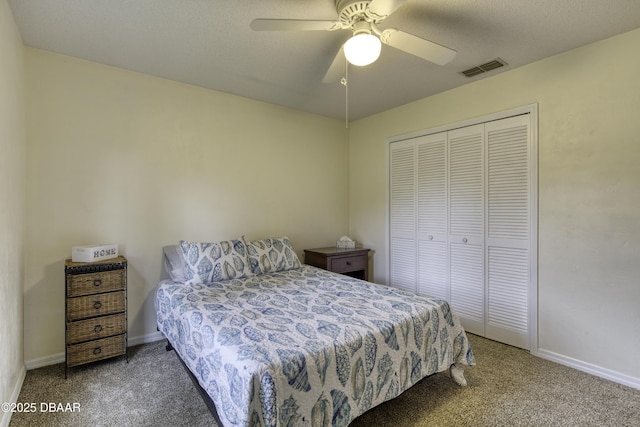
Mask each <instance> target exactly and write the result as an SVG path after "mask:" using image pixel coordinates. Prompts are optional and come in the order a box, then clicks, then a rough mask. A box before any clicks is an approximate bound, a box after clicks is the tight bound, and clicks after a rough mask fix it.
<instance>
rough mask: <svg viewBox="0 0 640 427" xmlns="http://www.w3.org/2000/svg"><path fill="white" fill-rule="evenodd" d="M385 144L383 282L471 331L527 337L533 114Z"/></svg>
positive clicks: (532, 256)
mask: <svg viewBox="0 0 640 427" xmlns="http://www.w3.org/2000/svg"><path fill="white" fill-rule="evenodd" d="M529 110H530V109H527V110H526V112H525V113H521V114H514V113H513V112H512V113H511V115H509V113H502V115H501V116H500V117H497V118H496V117H491V120H486V121H480V122H476V123H464V124H461V125H459V126H457V127H456V126H455V125H454V126H451V128H449V129H446V128H445V130H442V128H441V129H439V130H438V131H433V132H429V131H424V132H423V133H422V134H420V133H419V134H416V135H412V136H409V137H406V138H402V137H400V138H397V139H395V140H393V141H389V227H388V230H389V236H388V237H389V252H388V253H389V262H388V266H389V269H388V271H389V283H390V284H391V285H393V286H397V287H400V288H403V289H406V290H410V291H414V292H418V293H420V294H426V295H430V296H433V297H437V298H443V299H447V300H448V301H449V302H450V303H451V306H452V307H453V308H454V310H455V311H456V313H457V314H458V316H459V317H460V319H461V320H462V323H463V325H464V327H465V329H466V330H467V331H469V332H471V333H473V334H477V335H480V336H484V337H487V338H490V339H494V340H496V341H500V342H504V343H507V344H511V345H514V346H517V347H521V348H525V349H530V348H531V345H532V337H534V335H535V333H536V327H535V325H536V311H537V309H536V305H537V299H536V295H537V278H536V262H537V260H536V253H537V249H536V245H537V228H536V212H537V203H536V195H537V188H536V185H535V184H536V181H537V179H536V176H537V148H536V147H537V144H535V137H534V135H533V132H532V130H534V129H535V127H534V125H535V123H533V122H534V121H536V120H535V118H536V115H535V114H533V113H535V110H533V111H529Z"/></svg>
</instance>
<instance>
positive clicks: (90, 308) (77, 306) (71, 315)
mask: <svg viewBox="0 0 640 427" xmlns="http://www.w3.org/2000/svg"><path fill="white" fill-rule="evenodd" d="M126 301H127V300H126V297H125V293H124V291H120V292H111V293H108V294H96V295H89V296H86V297H77V298H69V299H68V300H67V320H80V319H86V318H89V317H95V316H103V315H105V314H113V313H121V312H124V311H125V309H126Z"/></svg>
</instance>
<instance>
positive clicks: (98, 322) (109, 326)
mask: <svg viewBox="0 0 640 427" xmlns="http://www.w3.org/2000/svg"><path fill="white" fill-rule="evenodd" d="M126 330H127V316H126V315H125V314H124V313H122V314H116V315H111V316H101V317H95V318H93V319H88V320H79V321H77V322H70V323H68V324H67V343H68V344H77V343H80V342H84V341H89V340H95V339H98V338H104V337H110V336H112V335H119V334H123V333H125V331H126Z"/></svg>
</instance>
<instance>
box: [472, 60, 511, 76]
mask: <svg viewBox="0 0 640 427" xmlns="http://www.w3.org/2000/svg"><path fill="white" fill-rule="evenodd" d="M505 65H508V64H507V63H506V62H504V61H503V60H502V59H500V58H496V59H494V60H493V61H489V62H487V63H486V64H482V65H478V66H476V67H471V68H469V69H467V70H464V71H460V74H462V75H464V76H465V77H473V76H477V75H478V74H482V73H486V72H487V71H491V70H495V69H496V68H500V67H504V66H505Z"/></svg>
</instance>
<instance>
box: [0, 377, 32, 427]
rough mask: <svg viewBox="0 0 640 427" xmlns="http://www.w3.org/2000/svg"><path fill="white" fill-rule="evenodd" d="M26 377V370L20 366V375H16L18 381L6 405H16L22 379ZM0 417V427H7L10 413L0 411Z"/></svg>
mask: <svg viewBox="0 0 640 427" xmlns="http://www.w3.org/2000/svg"><path fill="white" fill-rule="evenodd" d="M26 375H27V368H26V367H25V366H24V365H22V369H20V373H19V374H18V379H17V380H16V384H15V386H14V387H13V392H12V393H11V398H10V399H9V402H7V403H18V397H19V396H20V390H22V383H23V382H24V377H25V376H26ZM0 415H2V418H0V427H9V421H11V415H12V413H11V412H10V411H9V412H4V411H1V412H0Z"/></svg>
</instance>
